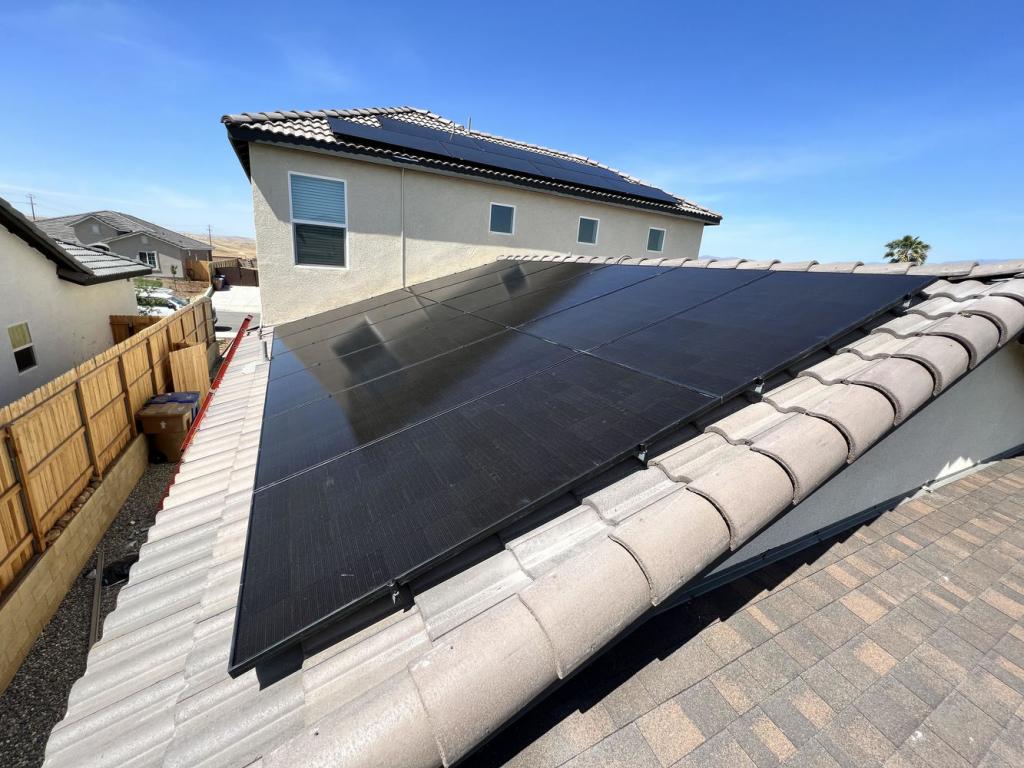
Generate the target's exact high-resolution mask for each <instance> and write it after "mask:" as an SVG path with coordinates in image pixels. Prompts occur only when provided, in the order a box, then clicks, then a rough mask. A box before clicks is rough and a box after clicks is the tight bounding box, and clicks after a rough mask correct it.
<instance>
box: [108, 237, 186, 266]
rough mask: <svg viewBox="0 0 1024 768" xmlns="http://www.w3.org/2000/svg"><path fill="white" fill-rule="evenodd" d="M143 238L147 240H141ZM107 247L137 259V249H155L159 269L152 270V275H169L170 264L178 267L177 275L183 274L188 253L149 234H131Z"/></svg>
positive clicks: (118, 253)
mask: <svg viewBox="0 0 1024 768" xmlns="http://www.w3.org/2000/svg"><path fill="white" fill-rule="evenodd" d="M143 238H145V239H146V240H147V241H148V242H143ZM107 247H108V248H110V250H111V251H112V252H113V253H116V254H117V255H119V256H124V257H126V258H129V259H133V260H136V261H138V258H139V251H156V253H157V259H158V266H159V269H157V270H155V271H154V272H153V274H154V275H165V276H166V277H171V276H172V275H171V265H172V264H174V265H175V266H177V267H178V277H184V276H185V263H184V262H185V258H186V254H187V253H188V252H187V251H185V250H184V249H182V248H179V247H178V246H176V245H171V244H170V243H165V242H164V241H163V240H158V239H157V238H155V237H150V236H149V235H139V234H137V235H131V236H130V237H125V238H123V239H120V240H114V241H112V242H108V243H107Z"/></svg>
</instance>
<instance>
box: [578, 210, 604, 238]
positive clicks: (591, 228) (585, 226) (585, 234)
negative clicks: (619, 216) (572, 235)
mask: <svg viewBox="0 0 1024 768" xmlns="http://www.w3.org/2000/svg"><path fill="white" fill-rule="evenodd" d="M599 223H600V222H599V221H598V220H597V219H588V218H585V217H583V216H580V228H579V231H578V232H577V234H576V242H578V243H584V244H586V245H596V244H597V225H598V224H599Z"/></svg>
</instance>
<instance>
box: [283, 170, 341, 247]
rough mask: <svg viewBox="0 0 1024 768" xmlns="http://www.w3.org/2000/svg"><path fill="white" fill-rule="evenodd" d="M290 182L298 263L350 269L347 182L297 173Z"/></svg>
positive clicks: (293, 174) (290, 176) (290, 177)
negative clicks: (347, 267)
mask: <svg viewBox="0 0 1024 768" xmlns="http://www.w3.org/2000/svg"><path fill="white" fill-rule="evenodd" d="M288 178H289V182H290V184H291V198H292V233H293V235H294V247H295V263H296V264H299V265H302V266H313V267H346V266H348V255H347V251H348V249H347V248H346V239H347V235H348V214H347V204H348V201H347V195H346V184H345V182H344V181H342V180H341V179H325V178H321V177H319V176H301V175H299V174H297V173H292V174H289V175H288Z"/></svg>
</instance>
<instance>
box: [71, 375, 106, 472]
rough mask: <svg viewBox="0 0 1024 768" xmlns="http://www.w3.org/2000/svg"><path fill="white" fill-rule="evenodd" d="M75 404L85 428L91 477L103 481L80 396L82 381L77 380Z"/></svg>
mask: <svg viewBox="0 0 1024 768" xmlns="http://www.w3.org/2000/svg"><path fill="white" fill-rule="evenodd" d="M75 402H77V403H78V417H79V418H80V419H81V420H82V426H83V427H85V445H86V447H87V448H88V449H89V461H91V462H92V472H93V475H95V476H96V477H98V478H100V479H101V480H102V479H103V473H102V472H101V471H100V462H99V458H98V457H97V455H96V443H95V442H94V441H93V437H92V426H91V425H90V424H89V414H88V412H87V411H86V410H85V398H84V397H83V395H82V380H81V379H77V380H76V381H75Z"/></svg>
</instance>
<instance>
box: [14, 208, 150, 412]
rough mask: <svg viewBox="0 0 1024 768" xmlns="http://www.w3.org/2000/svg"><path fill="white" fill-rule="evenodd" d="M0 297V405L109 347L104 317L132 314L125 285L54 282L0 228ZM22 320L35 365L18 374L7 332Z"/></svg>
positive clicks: (49, 271) (46, 267)
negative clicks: (0, 299) (27, 326)
mask: <svg viewBox="0 0 1024 768" xmlns="http://www.w3.org/2000/svg"><path fill="white" fill-rule="evenodd" d="M0 296H2V297H3V300H2V301H0V404H6V403H9V402H11V401H12V400H16V399H17V398H18V397H20V396H21V395H24V394H25V393H27V392H30V391H32V390H33V389H35V388H36V387H38V386H40V385H42V384H45V383H46V382H48V381H49V380H50V379H52V378H54V377H55V376H58V375H60V374H62V373H64V372H65V371H67V370H68V369H69V368H73V367H74V366H76V365H78V364H79V363H81V362H83V361H85V360H88V359H89V358H90V357H92V356H93V355H96V354H99V353H100V352H102V351H103V350H104V349H107V348H108V347H110V346H111V344H113V338H112V336H111V334H110V315H120V314H135V288H134V286H133V285H132V283H131V281H129V280H116V281H114V282H110V283H100V284H99V285H89V286H84V285H75V284H74V283H69V282H68V281H66V280H60V279H59V278H58V277H57V265H56V264H54V263H53V262H52V261H50V260H49V259H47V258H46V257H45V256H43V255H42V254H41V253H39V251H37V250H35V249H34V248H32V247H30V246H29V245H28V244H27V243H25V241H24V240H22V239H21V238H20V237H16V236H15V235H12V234H11V233H10V232H8V231H7V230H6V229H4V228H3V227H0ZM26 321H27V322H28V324H29V330H30V331H31V333H32V342H33V344H34V345H35V354H36V362H37V363H38V364H37V365H36V367H35V368H32V369H30V370H28V371H25V372H24V373H21V374H19V373H18V368H17V366H16V365H15V362H14V354H13V352H12V351H11V342H10V339H9V338H8V335H7V327H8V326H10V325H14V324H16V323H21V322H26Z"/></svg>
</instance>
